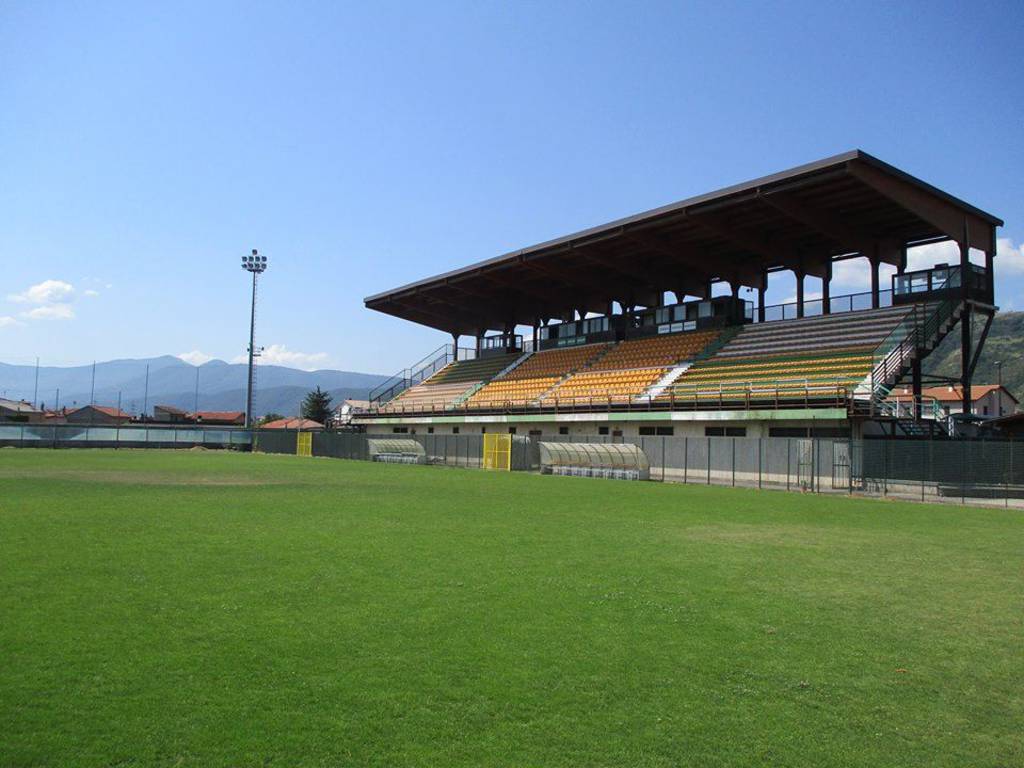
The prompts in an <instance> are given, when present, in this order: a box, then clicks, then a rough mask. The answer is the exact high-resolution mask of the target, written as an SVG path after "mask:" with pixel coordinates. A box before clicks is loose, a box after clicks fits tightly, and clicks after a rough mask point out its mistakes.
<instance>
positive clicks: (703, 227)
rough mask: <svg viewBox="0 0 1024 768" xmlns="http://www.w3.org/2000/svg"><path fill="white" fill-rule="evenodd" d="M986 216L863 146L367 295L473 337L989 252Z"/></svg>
mask: <svg viewBox="0 0 1024 768" xmlns="http://www.w3.org/2000/svg"><path fill="white" fill-rule="evenodd" d="M1002 223H1003V222H1002V221H1001V220H1000V219H998V218H996V217H995V216H993V215H991V214H989V213H986V212H984V211H982V210H980V209H978V208H975V207H974V206H972V205H969V204H968V203H966V202H964V201H962V200H960V199H958V198H956V197H953V196H952V195H950V194H948V193H947V192H943V191H942V190H940V189H937V188H936V187H933V186H931V185H930V184H927V183H925V182H923V181H921V180H920V179H917V178H915V177H913V176H910V175H909V174H907V173H904V172H903V171H901V170H899V169H898V168H895V167H893V166H891V165H889V164H887V163H884V162H882V161H881V160H878V159H877V158H874V157H872V156H871V155H869V154H867V153H865V152H862V151H860V150H853V151H851V152H846V153H844V154H841V155H836V156H834V157H829V158H825V159H823V160H819V161H817V162H814V163H809V164H807V165H801V166H799V167H797V168H792V169H790V170H788V171H783V172H781V173H776V174H773V175H771V176H765V177H763V178H760V179H754V180H753V181H749V182H745V183H743V184H737V185H734V186H731V187H726V188H725V189H720V190H718V191H716V192H710V193H707V194H704V195H699V196H697V197H692V198H689V199H687V200H682V201H680V202H677V203H672V204H670V205H666V206H662V207H661V208H655V209H654V210H650V211H646V212H644V213H639V214H636V215H634V216H629V217H627V218H624V219H618V220H616V221H612V222H609V223H607V224H602V225H601V226H597V227H593V228H591V229H586V230H583V231H581V232H576V233H574V234H571V235H566V236H564V237H560V238H557V239H555V240H549V241H547V242H544V243H539V244H537V245H533V246H530V247H528V248H523V249H521V250H517V251H512V252H511V253H506V254H504V255H502V256H498V257H496V258H492V259H488V260H486V261H481V262H477V263H476V264H471V265H470V266H468V267H464V268H462V269H458V270H455V271H452V272H446V273H444V274H441V275H437V276H435V277H430V278H427V279H424V280H420V281H417V282H415V283H410V284H408V285H404V286H401V287H399V288H394V289H392V290H390V291H385V292H384V293H379V294H376V295H374V296H370V297H367V298H366V299H365V303H366V306H367V307H368V308H370V309H375V310H377V311H380V312H385V313H387V314H390V315H394V316H396V317H400V318H403V319H406V320H411V321H413V322H416V323H420V324H422V325H427V326H430V327H432V328H437V329H440V330H443V331H447V332H450V333H469V334H474V333H478V332H482V331H483V330H487V329H500V328H502V327H504V326H506V325H509V324H524V325H533V324H534V323H535V321H536V319H537V318H557V317H562V316H567V315H568V314H569V313H571V312H572V311H573V310H588V311H594V312H599V313H603V312H604V311H605V309H606V307H607V306H608V303H609V302H611V301H618V302H619V303H621V304H636V305H641V306H653V305H655V304H657V303H658V302H657V297H658V296H659V295H660V293H661V292H664V291H673V292H675V293H676V294H677V295H679V294H687V295H691V296H703V295H705V287H706V286H707V284H708V282H709V281H712V280H727V281H730V282H733V281H735V282H738V283H739V284H741V285H745V286H751V287H759V286H761V284H762V280H763V274H764V271H765V270H768V271H775V270H780V269H798V268H802V269H803V270H804V271H805V272H806V274H809V275H817V276H822V275H824V274H825V271H826V268H827V264H828V262H829V261H830V260H838V259H841V258H849V257H851V256H857V255H877V258H879V259H880V260H881V261H884V262H888V263H890V264H897V263H899V260H900V258H901V252H902V249H903V247H904V246H906V245H908V244H918V243H925V242H934V241H938V240H947V239H954V240H958V241H959V240H963V239H965V238H964V233H965V232H966V233H967V234H966V240H967V241H968V242H969V243H970V244H971V247H974V248H979V249H981V250H985V251H990V250H992V249H993V247H994V242H995V228H996V227H998V226H1001V225H1002Z"/></svg>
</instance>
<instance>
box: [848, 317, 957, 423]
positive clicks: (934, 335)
mask: <svg viewBox="0 0 1024 768" xmlns="http://www.w3.org/2000/svg"><path fill="white" fill-rule="evenodd" d="M963 311H964V303H963V301H961V300H959V299H948V300H946V301H942V302H939V303H933V304H915V305H913V307H912V308H911V310H910V311H909V312H908V313H907V314H906V316H905V317H904V318H903V319H902V320H901V321H900V323H899V324H898V325H897V326H896V327H895V328H894V329H893V330H892V332H891V333H890V334H889V335H888V336H887V337H886V338H885V339H883V340H882V342H881V343H880V344H879V345H878V346H877V347H876V348H875V351H874V353H873V362H874V364H873V366H872V369H871V373H870V374H868V376H867V377H865V379H864V381H862V382H861V383H860V384H858V385H857V387H856V388H855V389H854V391H853V400H854V403H855V404H857V405H860V406H862V407H865V406H866V407H867V409H868V410H869V412H871V413H873V414H874V413H877V414H879V415H882V416H886V415H890V416H893V415H895V416H897V417H898V413H897V414H892V413H887V411H891V409H892V407H893V405H894V404H893V403H890V402H888V397H889V393H890V391H891V390H892V388H893V387H894V386H895V385H896V384H897V383H899V382H900V380H902V379H903V377H904V376H906V375H907V374H908V373H909V372H910V370H911V368H912V367H913V364H914V361H915V360H920V359H924V358H925V357H927V356H928V354H930V353H931V352H932V350H934V349H935V348H936V347H937V346H938V345H939V343H940V342H941V341H942V340H943V339H944V338H945V337H946V335H947V334H948V333H949V332H950V331H951V330H952V329H953V327H954V326H955V325H956V324H957V323H958V322H959V321H960V317H961V315H962V314H963ZM895 405H896V408H897V411H898V410H899V406H898V404H895Z"/></svg>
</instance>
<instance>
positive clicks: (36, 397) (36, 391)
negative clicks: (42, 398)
mask: <svg viewBox="0 0 1024 768" xmlns="http://www.w3.org/2000/svg"><path fill="white" fill-rule="evenodd" d="M38 401H39V356H38V355H37V356H36V385H35V387H34V388H33V389H32V407H33V408H36V407H38V405H37V403H38Z"/></svg>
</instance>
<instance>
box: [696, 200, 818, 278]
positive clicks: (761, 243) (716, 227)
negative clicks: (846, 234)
mask: <svg viewBox="0 0 1024 768" xmlns="http://www.w3.org/2000/svg"><path fill="white" fill-rule="evenodd" d="M691 221H694V222H696V223H698V224H700V225H701V226H703V227H705V228H706V229H708V230H709V231H711V232H714V233H715V234H717V235H718V236H719V237H723V238H725V239H726V240H728V241H730V242H732V243H733V244H735V245H737V246H739V247H740V248H742V249H743V250H746V251H750V253H751V254H753V255H757V256H760V257H761V258H762V259H769V260H771V261H774V262H776V263H777V264H781V265H782V266H785V267H787V268H789V269H792V270H794V271H802V272H803V273H804V274H806V275H813V276H814V277H824V276H825V271H826V270H825V264H824V262H821V263H817V262H815V261H814V260H805V259H803V258H802V257H801V254H799V253H793V252H787V251H786V250H784V249H780V248H779V246H778V245H776V244H775V243H771V242H769V241H768V240H766V239H765V238H763V237H762V236H761V235H758V234H755V233H752V232H745V231H743V230H741V229H738V228H737V227H734V226H731V225H730V224H729V222H728V221H727V220H726V219H724V218H722V217H720V216H718V215H715V214H712V213H700V214H694V215H693V216H692V217H691Z"/></svg>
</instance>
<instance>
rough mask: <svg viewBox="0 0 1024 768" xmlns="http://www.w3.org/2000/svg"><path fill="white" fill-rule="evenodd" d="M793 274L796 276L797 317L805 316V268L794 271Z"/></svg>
mask: <svg viewBox="0 0 1024 768" xmlns="http://www.w3.org/2000/svg"><path fill="white" fill-rule="evenodd" d="M793 274H794V275H796V316H797V317H803V316H804V277H805V276H806V275H805V273H804V270H803V268H801V269H794V270H793Z"/></svg>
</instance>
